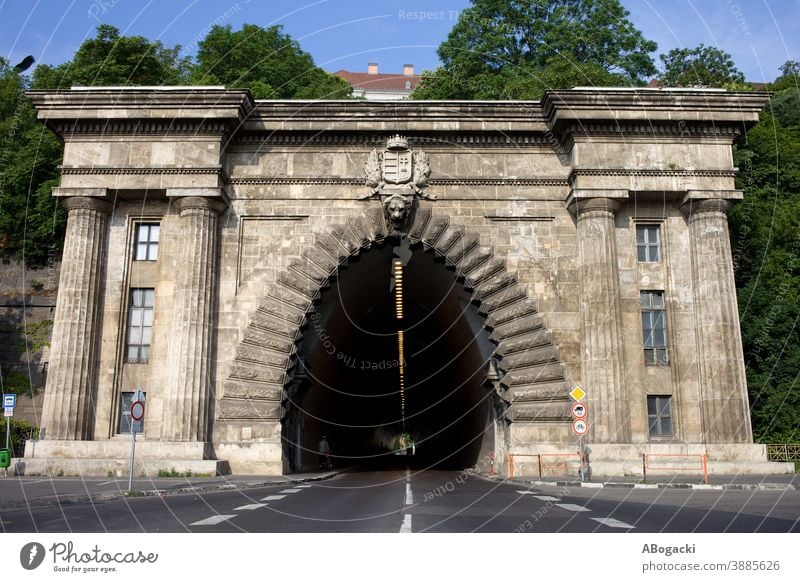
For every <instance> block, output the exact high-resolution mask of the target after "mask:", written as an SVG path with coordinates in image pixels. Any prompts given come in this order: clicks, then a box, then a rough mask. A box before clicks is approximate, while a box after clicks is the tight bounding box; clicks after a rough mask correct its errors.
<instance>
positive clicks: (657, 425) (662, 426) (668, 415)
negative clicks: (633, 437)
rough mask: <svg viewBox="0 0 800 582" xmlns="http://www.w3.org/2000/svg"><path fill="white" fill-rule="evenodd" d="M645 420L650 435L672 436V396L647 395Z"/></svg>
mask: <svg viewBox="0 0 800 582" xmlns="http://www.w3.org/2000/svg"><path fill="white" fill-rule="evenodd" d="M647 422H648V424H649V425H650V436H651V437H660V436H672V396H648V397H647Z"/></svg>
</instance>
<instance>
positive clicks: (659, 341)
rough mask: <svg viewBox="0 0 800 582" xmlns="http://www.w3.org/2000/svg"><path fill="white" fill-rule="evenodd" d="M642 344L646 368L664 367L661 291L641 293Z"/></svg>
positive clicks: (665, 353)
mask: <svg viewBox="0 0 800 582" xmlns="http://www.w3.org/2000/svg"><path fill="white" fill-rule="evenodd" d="M641 302H642V342H643V344H644V362H645V364H647V365H648V366H666V365H667V364H669V358H668V356H667V323H666V318H665V313H664V292H663V291H642V294H641Z"/></svg>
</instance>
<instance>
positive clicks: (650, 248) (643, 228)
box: [636, 224, 661, 263]
mask: <svg viewBox="0 0 800 582" xmlns="http://www.w3.org/2000/svg"><path fill="white" fill-rule="evenodd" d="M636 250H637V252H638V255H639V262H642V263H657V262H658V261H660V260H661V227H660V226H659V225H657V224H637V225H636Z"/></svg>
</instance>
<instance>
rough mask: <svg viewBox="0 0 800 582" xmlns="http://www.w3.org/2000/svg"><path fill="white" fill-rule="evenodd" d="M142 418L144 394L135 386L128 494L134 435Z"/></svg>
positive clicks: (140, 425)
mask: <svg viewBox="0 0 800 582" xmlns="http://www.w3.org/2000/svg"><path fill="white" fill-rule="evenodd" d="M143 418H144V392H142V390H141V389H140V388H139V387H138V386H137V387H136V392H134V393H133V403H132V404H131V466H130V471H129V472H128V492H129V493H130V492H131V491H132V490H133V464H134V458H135V457H136V433H137V432H141V431H142V419H143Z"/></svg>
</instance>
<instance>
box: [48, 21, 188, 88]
mask: <svg viewBox="0 0 800 582" xmlns="http://www.w3.org/2000/svg"><path fill="white" fill-rule="evenodd" d="M189 65H190V63H189V60H188V59H187V58H185V57H181V56H180V47H179V46H176V47H173V48H166V47H164V45H163V44H161V42H159V41H151V40H149V39H147V38H145V37H143V36H121V35H120V32H119V30H118V29H117V28H115V27H113V26H111V25H108V24H101V25H100V26H98V27H97V34H96V36H95V38H92V39H89V40H87V41H85V42H84V43H83V44H82V45H81V46H80V48H79V49H78V50H77V51H76V52H75V56H74V57H73V59H72V60H71V61H70V62H67V63H64V64H61V65H58V66H55V67H52V66H49V65H40V66H38V67H36V70H35V71H34V75H33V87H34V88H36V89H69V88H70V86H72V85H88V86H105V85H179V84H182V83H185V82H186V81H187V80H188V71H189Z"/></svg>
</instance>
